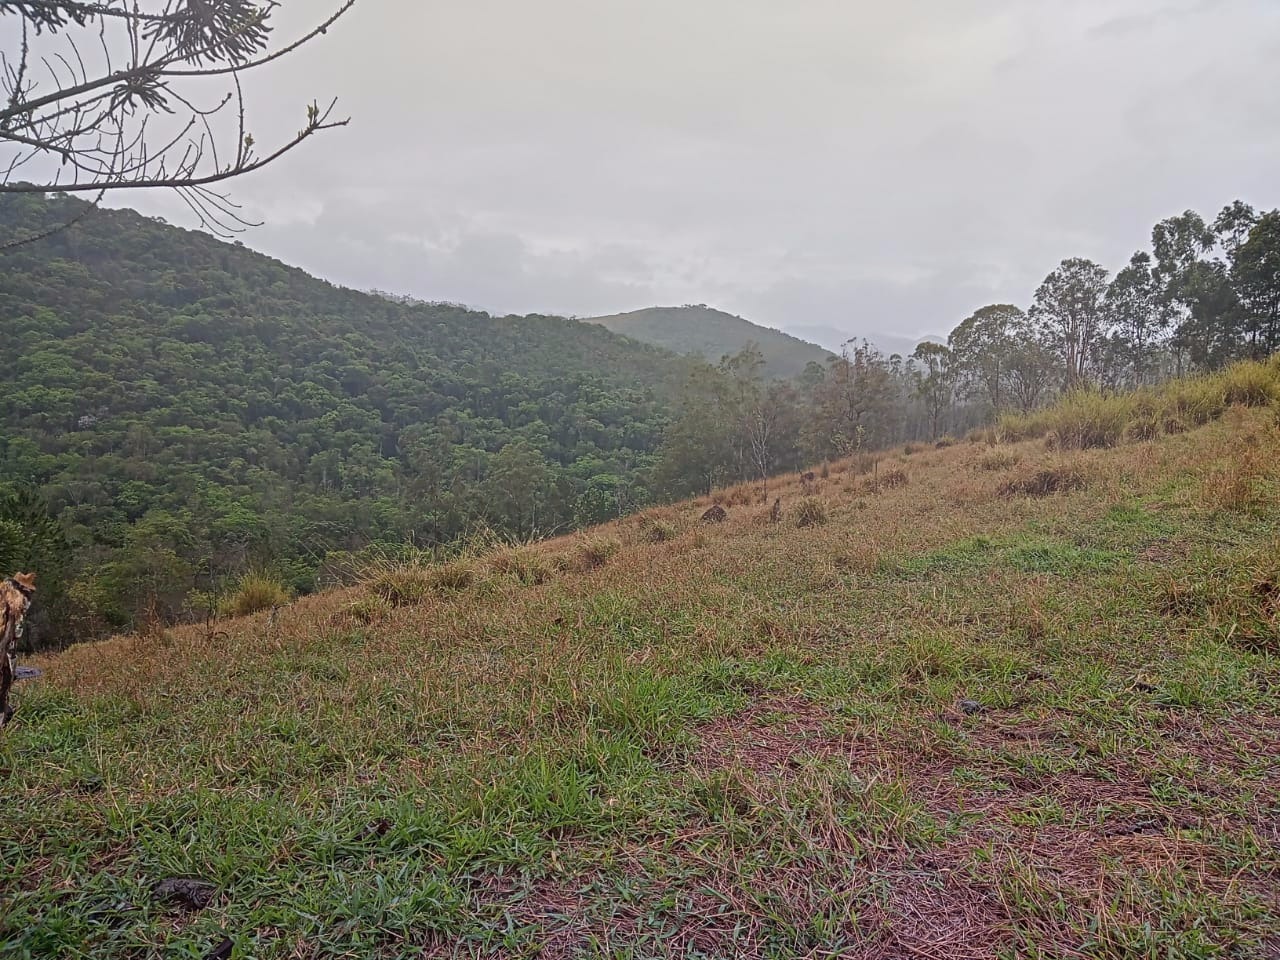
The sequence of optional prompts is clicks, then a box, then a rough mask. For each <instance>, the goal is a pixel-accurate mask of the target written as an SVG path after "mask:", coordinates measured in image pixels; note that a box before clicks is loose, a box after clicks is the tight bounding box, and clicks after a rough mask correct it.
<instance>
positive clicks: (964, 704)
mask: <svg viewBox="0 0 1280 960" xmlns="http://www.w3.org/2000/svg"><path fill="white" fill-rule="evenodd" d="M957 706H959V707H960V712H961V713H963V714H964V715H965V716H967V717H971V716H973V715H974V714H975V713H986V712H987V711H988V710H990V709H991V708H990V707H988V706H987V705H986V704H982V703H979V702H978V701H977V700H961V701H960V703H959V704H957Z"/></svg>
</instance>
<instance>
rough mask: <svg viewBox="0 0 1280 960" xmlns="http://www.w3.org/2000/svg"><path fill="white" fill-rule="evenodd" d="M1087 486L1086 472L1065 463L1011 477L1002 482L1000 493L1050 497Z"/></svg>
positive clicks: (1011, 495) (1004, 495)
mask: <svg viewBox="0 0 1280 960" xmlns="http://www.w3.org/2000/svg"><path fill="white" fill-rule="evenodd" d="M1086 486H1088V481H1087V480H1086V478H1085V475H1084V473H1083V472H1082V471H1081V470H1080V469H1079V468H1078V467H1076V466H1073V465H1069V464H1064V465H1062V466H1056V467H1044V468H1041V469H1039V470H1031V471H1026V472H1024V473H1022V474H1020V475H1017V476H1013V477H1010V478H1009V479H1008V480H1006V481H1004V483H1002V484H1000V487H999V490H998V493H999V494H1000V496H1002V497H1050V496H1053V495H1054V494H1056V493H1071V492H1073V491H1076V490H1083V489H1084V488H1085V487H1086Z"/></svg>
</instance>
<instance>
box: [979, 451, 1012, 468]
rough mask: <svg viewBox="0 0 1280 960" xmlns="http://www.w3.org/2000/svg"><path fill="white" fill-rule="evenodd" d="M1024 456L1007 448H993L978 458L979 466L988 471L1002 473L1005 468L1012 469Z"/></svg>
mask: <svg viewBox="0 0 1280 960" xmlns="http://www.w3.org/2000/svg"><path fill="white" fill-rule="evenodd" d="M1021 462H1022V458H1021V457H1020V456H1018V455H1017V454H1016V453H1009V452H1008V451H1006V450H992V451H991V452H989V453H984V454H983V455H982V456H981V457H979V458H978V462H977V466H978V469H979V470H982V471H984V472H986V473H1000V472H1002V471H1004V470H1012V469H1013V468H1014V467H1016V466H1017V465H1018V464H1019V463H1021Z"/></svg>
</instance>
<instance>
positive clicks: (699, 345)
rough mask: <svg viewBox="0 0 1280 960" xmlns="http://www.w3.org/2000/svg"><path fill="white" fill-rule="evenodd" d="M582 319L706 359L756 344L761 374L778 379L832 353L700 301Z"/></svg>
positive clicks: (822, 363) (716, 358)
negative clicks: (700, 303)
mask: <svg viewBox="0 0 1280 960" xmlns="http://www.w3.org/2000/svg"><path fill="white" fill-rule="evenodd" d="M587 322H588V323H598V324H600V325H601V326H603V327H607V328H608V329H610V330H612V331H613V332H614V333H621V334H625V335H626V336H628V337H634V338H635V339H636V340H642V341H644V342H645V343H651V344H653V345H655V346H659V347H663V348H665V349H667V350H672V351H674V352H675V353H682V354H687V353H693V354H700V355H701V356H703V357H705V358H706V359H707V360H708V361H709V362H711V363H716V362H718V361H719V360H720V358H722V357H726V356H729V355H731V354H735V353H738V352H739V351H741V350H742V349H744V348H745V347H747V346H749V345H750V344H755V345H756V346H757V347H758V348H759V349H760V354H761V357H762V358H763V359H764V368H763V372H764V373H765V375H767V376H769V377H776V378H781V379H789V378H791V377H798V376H800V375H801V374H802V373H804V370H805V367H807V366H808V365H809V364H811V363H816V364H818V365H819V366H825V365H826V363H827V361H828V360H829V359H830V358H831V352H830V351H828V350H826V349H824V348H822V347H820V346H818V345H817V344H813V343H806V342H805V341H804V340H800V339H798V338H796V337H793V336H791V335H789V334H786V333H783V332H782V331H781V330H774V329H772V328H770V327H761V326H759V325H757V324H754V323H752V322H751V321H749V320H744V319H743V318H742V317H735V316H733V315H732V314H728V313H725V312H724V311H723V310H713V309H711V308H710V307H706V306H702V305H697V306H684V307H651V308H649V309H647V310H635V311H632V312H631V313H619V314H615V315H613V316H608V317H592V318H591V319H589V320H588V321H587Z"/></svg>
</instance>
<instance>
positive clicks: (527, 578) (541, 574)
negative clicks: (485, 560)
mask: <svg viewBox="0 0 1280 960" xmlns="http://www.w3.org/2000/svg"><path fill="white" fill-rule="evenodd" d="M489 569H490V570H492V571H493V572H494V573H495V574H497V575H498V576H500V577H502V576H505V577H511V578H513V579H514V580H516V581H517V582H519V583H522V584H524V585H525V586H530V587H536V586H540V585H541V584H544V583H548V582H550V580H551V579H552V577H553V576H554V575H555V569H554V567H553V566H552V565H551V563H550V562H549V561H548V560H547V559H546V557H544V556H543V555H542V554H541V553H538V552H537V551H535V550H532V549H530V548H528V547H512V548H510V549H507V550H501V551H499V552H498V553H495V554H494V555H493V556H492V557H490V558H489Z"/></svg>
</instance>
